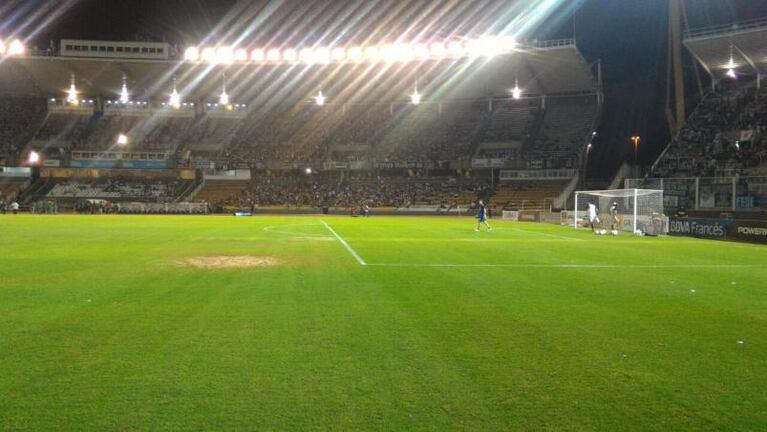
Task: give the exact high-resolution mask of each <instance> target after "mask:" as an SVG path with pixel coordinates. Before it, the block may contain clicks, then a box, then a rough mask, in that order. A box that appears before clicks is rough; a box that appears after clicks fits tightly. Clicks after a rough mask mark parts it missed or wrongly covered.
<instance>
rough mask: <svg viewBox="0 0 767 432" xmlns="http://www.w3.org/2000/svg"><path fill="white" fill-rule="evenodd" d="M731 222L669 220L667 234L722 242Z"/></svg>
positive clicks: (686, 219)
mask: <svg viewBox="0 0 767 432" xmlns="http://www.w3.org/2000/svg"><path fill="white" fill-rule="evenodd" d="M732 222H733V221H731V220H728V219H695V218H670V220H669V226H668V233H669V234H671V235H678V236H687V237H698V238H707V239H719V240H724V239H725V238H727V227H728V226H730V225H731V224H732Z"/></svg>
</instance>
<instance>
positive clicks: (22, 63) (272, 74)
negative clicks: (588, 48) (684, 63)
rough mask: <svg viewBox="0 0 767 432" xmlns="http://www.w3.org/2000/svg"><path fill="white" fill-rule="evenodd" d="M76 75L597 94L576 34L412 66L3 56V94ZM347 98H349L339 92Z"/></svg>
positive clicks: (250, 87) (349, 90)
mask: <svg viewBox="0 0 767 432" xmlns="http://www.w3.org/2000/svg"><path fill="white" fill-rule="evenodd" d="M73 75H74V77H75V79H76V85H77V88H78V92H79V93H80V94H82V96H83V97H86V98H94V97H96V96H98V95H101V96H103V97H104V98H105V99H107V100H108V99H116V98H117V97H118V94H119V91H120V87H121V85H122V80H123V76H125V77H126V79H127V83H128V87H129V89H130V93H131V98H132V99H136V100H138V99H143V100H146V99H149V98H159V99H163V98H166V97H167V96H168V95H169V94H170V92H171V90H172V86H173V80H174V79H175V80H176V84H177V87H178V91H179V92H180V93H181V94H182V96H183V97H184V98H185V100H196V99H199V100H210V99H212V98H215V97H216V96H217V95H218V94H219V93H221V89H222V87H223V84H224V81H225V82H226V88H227V92H228V93H229V94H230V95H231V96H232V98H233V99H232V100H233V101H235V100H236V101H239V102H249V103H253V102H255V103H258V102H259V100H260V98H261V99H263V98H270V99H275V98H276V99H280V100H283V101H285V100H290V99H291V98H306V97H307V96H308V95H310V94H312V93H316V92H317V90H318V89H322V91H323V93H324V94H326V95H327V96H328V100H329V101H333V100H334V99H335V100H336V101H338V100H339V99H343V100H344V101H347V102H354V101H356V100H359V101H361V100H370V99H371V98H372V99H375V100H379V99H383V100H386V98H396V97H399V95H401V96H402V97H405V96H406V95H407V94H409V93H410V92H412V90H413V88H414V86H416V85H417V87H418V90H419V92H421V93H422V94H423V95H424V100H425V101H427V100H429V99H430V98H438V99H443V100H444V99H463V98H475V97H484V96H498V95H504V94H508V91H509V89H511V88H512V87H514V85H515V83H517V82H518V83H519V87H520V88H522V89H523V91H524V93H525V94H560V93H571V92H589V91H595V90H596V88H597V84H596V80H595V79H594V74H593V73H592V69H591V67H590V66H589V65H588V64H587V62H586V60H585V59H584V58H583V56H582V55H581V53H580V52H579V51H578V49H577V47H576V46H575V41H574V40H572V39H563V40H554V41H546V42H536V43H533V44H527V45H520V47H519V49H517V50H516V51H515V52H513V53H511V54H504V55H499V56H496V57H493V58H478V59H463V60H455V59H452V60H441V61H421V62H411V63H404V64H372V65H371V64H330V65H268V64H263V65H253V64H233V65H228V66H223V65H204V64H197V63H188V62H183V61H178V60H170V61H162V60H126V59H94V58H71V57H49V56H28V57H20V58H7V59H5V60H4V61H2V62H0V94H5V95H11V96H22V95H39V96H44V97H58V98H63V97H64V93H65V91H66V89H67V88H68V87H69V84H70V79H71V77H72V76H73ZM339 96H341V97H339Z"/></svg>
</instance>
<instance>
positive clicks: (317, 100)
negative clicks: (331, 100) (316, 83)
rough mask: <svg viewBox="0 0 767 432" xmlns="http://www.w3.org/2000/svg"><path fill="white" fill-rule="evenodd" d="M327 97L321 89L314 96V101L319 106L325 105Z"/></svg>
mask: <svg viewBox="0 0 767 432" xmlns="http://www.w3.org/2000/svg"><path fill="white" fill-rule="evenodd" d="M325 99H326V98H325V95H323V94H322V90H320V91H318V92H317V96H315V97H314V102H315V103H316V104H317V105H318V106H323V105H325Z"/></svg>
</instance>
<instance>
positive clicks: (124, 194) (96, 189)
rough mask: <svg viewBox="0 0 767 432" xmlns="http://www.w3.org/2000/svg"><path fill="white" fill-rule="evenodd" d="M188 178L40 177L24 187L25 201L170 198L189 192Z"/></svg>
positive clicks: (156, 200) (154, 199)
mask: <svg viewBox="0 0 767 432" xmlns="http://www.w3.org/2000/svg"><path fill="white" fill-rule="evenodd" d="M193 185H194V182H193V181H189V180H144V181H142V180H138V179H128V178H126V179H66V180H59V179H40V180H38V181H37V182H35V184H33V185H32V186H31V187H30V189H29V190H28V191H25V197H24V199H25V202H30V201H33V200H37V199H42V198H49V199H55V200H57V201H60V202H70V201H74V200H76V199H91V198H93V199H96V198H97V199H107V200H110V201H129V200H139V201H145V202H173V201H177V200H180V199H182V198H183V197H184V196H186V195H188V194H189V193H190V192H191V189H192V186H193Z"/></svg>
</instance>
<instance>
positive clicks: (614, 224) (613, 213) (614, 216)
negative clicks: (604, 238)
mask: <svg viewBox="0 0 767 432" xmlns="http://www.w3.org/2000/svg"><path fill="white" fill-rule="evenodd" d="M619 226H620V217H619V215H618V201H613V203H612V204H611V205H610V230H612V235H618V227H619Z"/></svg>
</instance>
